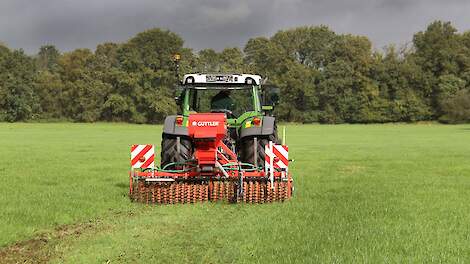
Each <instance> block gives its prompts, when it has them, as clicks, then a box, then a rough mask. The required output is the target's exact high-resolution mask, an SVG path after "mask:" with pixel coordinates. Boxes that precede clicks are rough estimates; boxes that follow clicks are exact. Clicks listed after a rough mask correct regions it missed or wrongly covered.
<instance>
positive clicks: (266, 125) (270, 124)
mask: <svg viewBox="0 0 470 264" xmlns="http://www.w3.org/2000/svg"><path fill="white" fill-rule="evenodd" d="M275 121H276V119H275V118H274V117H272V116H264V117H263V122H262V125H261V127H248V128H241V130H240V138H244V137H249V136H264V135H266V136H267V135H272V134H274V127H275Z"/></svg>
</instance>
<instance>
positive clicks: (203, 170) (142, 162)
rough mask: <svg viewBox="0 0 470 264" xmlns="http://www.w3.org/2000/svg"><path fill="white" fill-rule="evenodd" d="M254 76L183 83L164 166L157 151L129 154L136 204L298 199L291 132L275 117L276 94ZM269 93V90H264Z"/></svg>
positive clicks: (201, 77) (167, 130)
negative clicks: (291, 162)
mask: <svg viewBox="0 0 470 264" xmlns="http://www.w3.org/2000/svg"><path fill="white" fill-rule="evenodd" d="M262 84H263V79H262V78H261V77H260V76H259V75H253V74H232V73H227V74H224V73H215V74H209V73H193V74H186V75H184V76H183V78H182V80H181V82H180V85H179V86H178V87H177V90H176V94H177V96H176V97H175V100H176V102H177V105H178V106H179V114H178V115H171V116H167V117H166V119H165V122H164V125H163V133H162V141H161V148H160V161H161V162H160V166H155V160H156V159H155V155H156V153H155V149H157V147H155V145H133V146H132V147H131V170H130V191H129V192H130V197H131V199H132V200H133V201H138V202H144V203H156V204H173V203H195V202H204V201H227V202H246V203H265V202H273V201H285V200H287V199H289V198H290V197H291V196H292V191H293V180H292V176H291V174H290V172H289V170H288V164H289V159H288V147H287V146H286V145H285V130H283V135H284V136H283V140H282V141H284V142H280V140H279V138H278V133H277V125H276V120H275V117H273V116H272V115H271V113H272V110H273V105H274V104H275V103H276V101H277V98H278V96H277V91H276V89H275V88H273V87H269V86H266V87H264V85H262ZM262 86H263V87H262Z"/></svg>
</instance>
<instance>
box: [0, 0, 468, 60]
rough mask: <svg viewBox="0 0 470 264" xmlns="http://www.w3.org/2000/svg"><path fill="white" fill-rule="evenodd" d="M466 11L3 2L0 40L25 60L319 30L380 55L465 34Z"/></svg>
mask: <svg viewBox="0 0 470 264" xmlns="http://www.w3.org/2000/svg"><path fill="white" fill-rule="evenodd" d="M468 11H470V1H467V0H447V1H441V0H315V1H307V0H241V1H227V0H187V1H184V0H173V1H170V0H168V1H164V0H135V1H124V0H122V1H121V0H101V1H93V0H81V1H76V0H75V1H72V0H3V1H1V2H0V41H2V42H4V43H6V44H7V45H8V46H10V47H12V48H23V49H25V50H26V51H27V52H28V53H34V52H36V51H37V50H38V48H39V47H40V46H41V45H43V44H46V43H48V44H55V45H56V46H57V47H58V48H59V49H61V50H63V51H68V50H72V49H75V48H80V47H85V48H91V49H93V48H95V47H96V45H97V44H99V43H102V42H106V41H114V42H122V41H126V40H127V39H129V38H130V37H132V36H133V35H135V34H136V33H138V32H141V31H143V30H145V29H149V28H152V27H161V28H166V29H170V30H172V31H174V32H176V33H178V34H180V35H181V36H182V37H183V38H184V39H185V41H186V46H187V47H191V48H194V49H196V50H198V49H203V48H215V49H218V50H220V49H222V48H224V47H228V46H239V47H243V45H244V44H245V43H246V41H247V40H248V39H249V38H250V37H255V36H270V35H272V34H274V33H275V32H276V31H277V30H279V29H285V28H292V27H295V26H300V25H320V24H323V25H327V26H329V27H330V28H331V29H332V30H334V31H336V32H339V33H352V34H360V35H366V36H368V37H369V38H370V39H371V40H372V41H373V43H374V45H375V47H377V48H380V47H382V46H384V45H386V44H389V43H397V44H403V43H406V42H408V41H410V40H411V39H412V35H413V33H415V32H417V31H419V30H423V29H424V28H425V26H426V25H427V24H428V23H429V22H431V21H433V20H435V19H442V20H449V21H452V22H453V23H454V25H455V26H456V27H457V28H458V29H459V30H461V31H464V30H468V29H469V28H470V16H468V15H467V13H468Z"/></svg>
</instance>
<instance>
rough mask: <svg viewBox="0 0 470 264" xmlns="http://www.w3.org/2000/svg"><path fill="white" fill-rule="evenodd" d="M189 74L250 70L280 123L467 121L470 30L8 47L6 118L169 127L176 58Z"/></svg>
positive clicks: (317, 31)
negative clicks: (234, 43) (379, 43)
mask: <svg viewBox="0 0 470 264" xmlns="http://www.w3.org/2000/svg"><path fill="white" fill-rule="evenodd" d="M174 53H180V54H181V55H182V56H181V57H182V60H181V61H180V74H184V73H188V72H237V73H241V72H245V73H257V74H261V75H262V76H264V77H266V78H267V83H268V84H272V85H274V86H277V87H279V90H280V92H281V95H280V100H279V102H278V103H277V105H276V107H275V109H274V114H275V115H276V116H277V118H278V119H279V120H282V121H294V122H303V123H311V122H321V123H376V122H378V123H383V122H415V121H420V120H441V121H442V122H449V123H455V122H467V121H468V118H467V117H465V116H466V115H467V113H468V112H467V110H466V109H467V106H466V104H467V103H468V101H466V98H467V96H468V89H469V88H470V32H464V33H458V32H457V30H456V29H455V28H454V27H453V26H452V25H451V24H450V23H448V22H441V21H436V22H433V23H431V24H430V25H429V26H428V27H427V28H426V30H424V31H421V32H418V33H416V34H415V35H414V37H413V47H410V48H406V47H405V48H402V49H396V48H395V47H393V46H390V47H387V48H386V49H385V50H384V51H383V52H378V51H373V49H372V44H371V42H370V41H369V39H368V38H366V37H363V36H355V35H349V34H346V35H342V34H337V33H335V32H333V31H332V30H330V29H329V28H328V27H326V26H317V27H298V28H294V29H289V30H284V31H279V32H277V33H276V34H274V36H272V37H271V38H266V37H258V38H252V39H250V40H248V42H247V43H246V45H245V47H244V49H243V51H242V50H240V49H239V48H226V49H224V50H222V51H221V52H217V51H214V50H212V49H204V50H201V51H199V52H197V53H193V51H192V50H191V49H189V48H184V47H183V40H182V39H181V38H180V37H179V36H178V35H177V34H175V33H173V32H170V31H168V30H161V29H158V28H155V29H150V30H147V31H144V32H141V33H139V34H137V35H136V36H135V37H133V38H131V39H130V40H129V41H127V42H125V43H104V44H100V45H98V47H97V48H96V50H95V51H94V52H93V51H91V50H88V49H77V50H74V51H72V52H68V53H63V54H61V53H60V52H59V51H58V50H57V49H56V48H55V47H54V46H52V45H46V46H42V47H41V48H40V50H39V53H38V54H37V55H36V56H33V57H31V56H27V55H25V54H24V53H23V52H22V51H14V50H10V49H8V48H7V47H5V46H2V45H0V121H10V122H14V121H25V120H34V119H47V120H49V119H59V120H73V121H78V122H95V121H117V122H133V123H160V122H162V121H163V120H164V118H165V116H167V115H169V114H174V113H176V112H177V106H176V104H175V101H174V99H173V98H174V96H175V91H174V85H175V84H176V83H177V78H176V75H175V72H174V62H173V61H172V55H173V54H174Z"/></svg>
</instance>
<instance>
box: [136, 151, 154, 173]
mask: <svg viewBox="0 0 470 264" xmlns="http://www.w3.org/2000/svg"><path fill="white" fill-rule="evenodd" d="M131 167H132V168H141V169H147V168H154V167H155V147H154V145H132V146H131Z"/></svg>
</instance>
